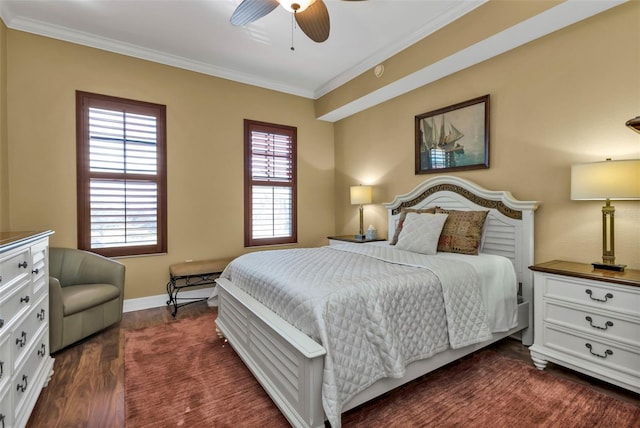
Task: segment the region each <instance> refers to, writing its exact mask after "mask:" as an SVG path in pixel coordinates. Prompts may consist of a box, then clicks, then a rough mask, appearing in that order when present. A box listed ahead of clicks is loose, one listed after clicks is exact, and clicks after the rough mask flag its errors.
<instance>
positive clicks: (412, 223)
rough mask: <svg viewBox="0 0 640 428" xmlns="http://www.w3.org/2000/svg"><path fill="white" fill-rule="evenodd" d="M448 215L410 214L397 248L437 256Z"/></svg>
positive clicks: (405, 220)
mask: <svg viewBox="0 0 640 428" xmlns="http://www.w3.org/2000/svg"><path fill="white" fill-rule="evenodd" d="M446 220H447V214H416V213H408V214H407V217H406V218H405V219H404V224H403V225H402V231H401V232H400V236H398V243H397V244H396V247H397V248H399V249H401V250H405V251H412V252H414V253H421V254H428V255H433V254H436V252H437V250H438V239H439V238H440V233H441V232H442V227H443V226H444V222H445V221H446Z"/></svg>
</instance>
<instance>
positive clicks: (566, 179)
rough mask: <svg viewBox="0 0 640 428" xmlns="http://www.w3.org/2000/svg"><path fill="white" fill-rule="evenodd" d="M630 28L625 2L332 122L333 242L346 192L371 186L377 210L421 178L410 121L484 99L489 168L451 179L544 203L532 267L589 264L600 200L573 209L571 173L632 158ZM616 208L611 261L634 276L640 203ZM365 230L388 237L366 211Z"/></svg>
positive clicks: (637, 56) (639, 71) (637, 154)
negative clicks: (584, 165)
mask: <svg viewBox="0 0 640 428" xmlns="http://www.w3.org/2000/svg"><path fill="white" fill-rule="evenodd" d="M638 28H640V2H629V3H627V4H624V5H622V6H619V7H616V8H614V9H611V10H610V11H607V12H604V13H602V14H600V15H597V16H595V17H593V18H590V19H588V20H586V21H583V22H580V23H577V24H575V25H573V26H571V27H568V28H566V29H563V30H561V31H558V32H556V33H553V34H551V35H548V36H546V37H544V38H542V39H539V40H537V41H534V42H531V43H529V44H527V45H524V46H522V47H520V48H518V49H515V50H513V51H510V52H507V53H505V54H503V55H500V56H499V57H496V58H494V59H491V60H488V61H486V62H484V63H481V64H479V65H476V66H474V67H472V68H469V69H467V70H464V71H461V72H459V73H456V74H454V75H452V76H449V77H447V78H444V79H442V80H440V81H437V82H434V83H432V84H430V85H427V86H424V87H422V88H419V89H416V90H414V91H412V92H410V93H408V94H406V95H403V96H400V97H398V98H395V99H393V100H390V101H388V102H385V103H383V104H381V105H378V106H376V107H372V108H370V109H368V110H366V111H363V112H361V113H359V114H356V115H354V116H352V117H349V118H346V119H343V120H342V121H340V122H337V123H336V126H335V145H336V147H335V152H336V171H337V172H336V207H337V212H336V233H352V232H354V231H355V230H357V218H358V215H357V208H356V207H353V206H350V205H348V187H349V186H350V185H352V184H358V183H365V184H374V185H376V189H375V190H376V194H375V202H378V203H381V202H388V201H390V200H392V199H393V196H394V195H396V194H399V193H405V192H408V191H409V190H411V189H412V188H413V187H414V186H415V185H417V184H418V183H420V182H422V181H423V180H425V179H427V178H429V177H430V176H429V175H415V174H414V116H415V115H418V114H421V113H425V112H428V111H431V110H434V109H437V108H440V107H445V106H448V105H451V104H454V103H457V102H461V101H465V100H468V99H471V98H475V97H478V96H481V95H484V94H490V95H491V107H490V122H491V143H490V144H491V145H490V155H491V156H490V164H491V165H490V169H488V170H477V171H467V172H460V173H456V175H458V176H460V177H464V178H467V179H470V180H473V181H476V182H477V183H479V184H481V185H483V186H484V187H486V188H489V189H496V190H502V189H506V190H510V191H511V192H512V193H513V194H514V195H515V196H516V197H517V198H519V199H524V200H538V201H540V202H541V205H540V208H539V209H538V211H537V212H536V222H535V225H536V234H535V238H536V244H535V245H536V251H535V260H536V262H543V261H546V260H549V259H565V260H575V261H582V262H592V261H598V260H599V259H600V257H601V254H602V251H601V227H602V223H601V217H600V216H601V214H600V208H601V206H602V203H600V202H597V201H596V202H584V201H571V200H570V197H569V186H570V167H571V164H574V163H581V162H592V161H600V160H604V159H605V158H607V157H611V158H613V159H625V158H626V159H631V158H640V135H638V134H637V133H634V132H632V131H631V130H629V129H628V128H626V127H625V126H624V123H625V122H626V121H627V120H628V119H630V118H632V117H635V116H637V115H639V114H640V79H638V76H640V49H639V48H638V43H637V42H638ZM425 49H426V47H425ZM352 90H353V91H354V92H357V89H352ZM614 205H615V207H616V232H617V233H616V255H617V261H618V262H619V263H626V264H628V265H630V266H632V267H635V268H640V202H638V201H619V202H615V203H614ZM365 223H366V224H369V223H373V224H374V225H375V226H376V228H377V229H378V230H379V231H381V232H382V233H383V234H386V228H387V226H386V212H385V210H384V209H383V207H382V206H380V205H372V206H367V207H366V208H365ZM365 227H366V225H365Z"/></svg>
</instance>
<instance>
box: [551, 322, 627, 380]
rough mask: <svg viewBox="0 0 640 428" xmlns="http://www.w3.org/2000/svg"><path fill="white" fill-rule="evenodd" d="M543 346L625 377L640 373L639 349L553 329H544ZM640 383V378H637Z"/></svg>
mask: <svg viewBox="0 0 640 428" xmlns="http://www.w3.org/2000/svg"><path fill="white" fill-rule="evenodd" d="M544 329H545V331H544V336H545V341H544V346H545V347H547V348H549V349H556V350H558V351H561V352H563V353H565V354H568V355H572V356H574V357H578V358H580V359H582V360H584V361H586V362H588V363H591V364H595V365H598V366H602V367H606V368H609V369H612V370H615V371H617V372H621V373H626V374H627V375H632V376H636V377H637V376H638V374H639V373H640V349H638V348H632V347H626V346H625V347H622V345H620V346H617V345H612V344H611V343H607V342H605V341H599V340H596V339H593V338H589V337H586V336H581V335H580V334H579V333H575V334H574V333H573V332H572V333H568V332H566V331H560V330H556V329H555V328H553V326H552V325H545V327H544ZM638 380H639V381H640V378H638Z"/></svg>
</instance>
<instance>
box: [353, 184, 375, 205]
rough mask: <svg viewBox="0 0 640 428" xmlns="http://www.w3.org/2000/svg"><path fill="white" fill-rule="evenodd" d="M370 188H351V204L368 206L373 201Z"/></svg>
mask: <svg viewBox="0 0 640 428" xmlns="http://www.w3.org/2000/svg"><path fill="white" fill-rule="evenodd" d="M372 193H373V192H372V189H371V186H351V204H352V205H364V204H370V203H371V201H372V200H373V197H372Z"/></svg>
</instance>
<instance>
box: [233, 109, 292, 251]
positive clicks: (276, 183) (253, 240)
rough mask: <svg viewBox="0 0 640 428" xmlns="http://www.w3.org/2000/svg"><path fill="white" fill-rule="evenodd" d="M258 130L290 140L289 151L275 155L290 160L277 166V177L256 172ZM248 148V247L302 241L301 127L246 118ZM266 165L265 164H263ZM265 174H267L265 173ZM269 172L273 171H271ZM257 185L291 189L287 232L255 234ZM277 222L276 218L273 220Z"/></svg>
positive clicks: (246, 216)
mask: <svg viewBox="0 0 640 428" xmlns="http://www.w3.org/2000/svg"><path fill="white" fill-rule="evenodd" d="M254 133H255V134H256V135H262V134H266V135H269V136H273V137H276V138H277V139H278V140H280V141H281V142H282V140H283V138H282V137H284V139H286V140H288V141H289V142H290V147H289V153H288V155H286V154H285V155H282V153H279V156H273V157H274V158H278V159H279V161H281V160H285V162H287V161H288V162H290V164H289V166H288V167H286V168H285V167H282V166H279V167H275V169H276V170H277V171H275V176H276V177H275V178H274V177H259V178H257V177H255V175H256V174H257V172H254V168H253V153H254V152H253V150H254V147H255V142H254ZM244 150H245V156H244V158H245V164H244V174H245V179H244V198H245V199H244V235H245V239H244V241H245V247H254V246H261V245H278V244H293V243H297V242H298V227H297V181H298V180H297V128H296V127H293V126H286V125H277V124H273V123H266V122H259V121H255V120H249V119H245V120H244ZM262 169H264V168H262ZM285 169H286V170H287V172H286V174H287V175H288V177H287V178H286V179H285V178H283V174H284V172H283V171H284V170H285ZM263 175H264V174H263ZM267 175H270V173H268V174H267ZM254 186H261V187H267V188H268V187H272V188H273V190H277V189H285V188H286V189H290V199H289V200H290V211H289V216H290V217H289V222H290V223H289V225H290V231H289V234H288V235H287V236H270V237H256V236H254V234H253V230H254V216H253V213H254V206H253V200H254V198H253V189H254ZM272 221H273V222H275V220H272Z"/></svg>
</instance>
